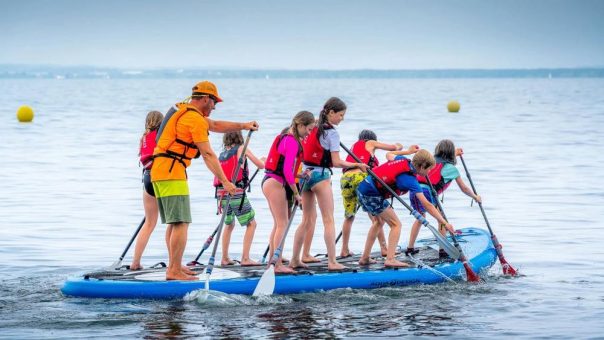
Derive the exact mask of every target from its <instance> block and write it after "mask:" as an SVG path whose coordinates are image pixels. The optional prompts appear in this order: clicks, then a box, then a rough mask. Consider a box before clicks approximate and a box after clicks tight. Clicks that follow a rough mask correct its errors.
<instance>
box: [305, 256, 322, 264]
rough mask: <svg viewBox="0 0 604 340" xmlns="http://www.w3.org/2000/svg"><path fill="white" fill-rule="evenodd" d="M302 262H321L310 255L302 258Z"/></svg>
mask: <svg viewBox="0 0 604 340" xmlns="http://www.w3.org/2000/svg"><path fill="white" fill-rule="evenodd" d="M302 262H304V263H318V262H321V260H319V259H318V258H316V257H314V256H310V255H305V256H303V257H302Z"/></svg>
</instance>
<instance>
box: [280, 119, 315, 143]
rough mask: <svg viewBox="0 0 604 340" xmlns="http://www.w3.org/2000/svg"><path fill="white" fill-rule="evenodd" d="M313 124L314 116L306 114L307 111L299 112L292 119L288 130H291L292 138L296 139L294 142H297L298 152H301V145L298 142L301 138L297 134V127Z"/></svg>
mask: <svg viewBox="0 0 604 340" xmlns="http://www.w3.org/2000/svg"><path fill="white" fill-rule="evenodd" d="M314 122H315V116H314V115H313V114H312V113H311V112H308V111H300V112H298V113H296V115H295V116H294V118H293V119H292V123H291V125H290V126H289V128H291V130H292V132H293V134H294V137H296V141H297V142H298V147H299V149H300V150H302V143H301V142H300V139H302V137H301V136H300V134H299V133H298V125H303V126H307V125H310V124H313V123H314ZM286 132H287V131H286Z"/></svg>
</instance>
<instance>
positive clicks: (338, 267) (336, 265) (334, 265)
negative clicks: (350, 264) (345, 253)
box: [327, 262, 347, 270]
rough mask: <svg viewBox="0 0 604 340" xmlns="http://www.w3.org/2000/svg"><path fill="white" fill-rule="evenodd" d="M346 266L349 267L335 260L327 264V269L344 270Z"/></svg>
mask: <svg viewBox="0 0 604 340" xmlns="http://www.w3.org/2000/svg"><path fill="white" fill-rule="evenodd" d="M344 268H347V267H346V266H344V265H341V264H339V263H337V262H335V263H328V264H327V270H342V269H344Z"/></svg>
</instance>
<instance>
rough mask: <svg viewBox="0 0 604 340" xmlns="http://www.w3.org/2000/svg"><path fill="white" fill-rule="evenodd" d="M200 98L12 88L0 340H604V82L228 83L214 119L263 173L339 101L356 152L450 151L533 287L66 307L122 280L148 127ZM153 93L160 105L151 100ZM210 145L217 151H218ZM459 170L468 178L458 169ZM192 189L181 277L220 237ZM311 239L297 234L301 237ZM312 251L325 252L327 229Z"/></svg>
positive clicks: (257, 250)
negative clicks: (120, 261)
mask: <svg viewBox="0 0 604 340" xmlns="http://www.w3.org/2000/svg"><path fill="white" fill-rule="evenodd" d="M190 83H191V80H190V79H182V80H165V79H157V80H125V79H124V80H68V81H57V80H39V79H36V80H14V79H11V80H9V79H0V88H1V89H2V91H0V103H2V104H3V107H4V108H6V110H5V113H6V114H3V115H0V138H1V139H2V143H0V153H1V154H2V155H3V160H2V170H3V171H2V179H3V182H2V186H1V189H0V192H1V195H0V197H1V198H0V221H2V226H1V227H0V257H1V258H2V262H0V273H1V274H2V276H1V277H0V337H6V338H36V339H39V338H52V339H54V338H64V337H91V336H96V337H100V338H108V337H126V338H132V337H149V338H187V337H190V338H193V337H224V338H265V337H272V338H284V337H288V338H290V337H291V338H297V337H300V338H326V337H327V338H339V337H373V336H376V335H377V336H405V335H411V336H430V335H444V336H454V337H477V336H478V337H489V336H513V337H535V336H539V337H559V338H562V337H563V338H569V337H573V338H577V337H578V338H588V337H598V336H601V334H604V326H603V324H602V322H601V320H602V319H603V318H604V275H603V274H602V273H604V265H603V264H602V261H601V260H600V259H602V258H604V248H602V247H601V246H600V243H599V242H598V240H602V239H604V228H602V222H601V219H602V216H604V211H603V208H602V207H603V206H604V190H603V189H602V188H601V186H599V185H598V174H599V171H600V167H601V164H604V153H603V152H602V150H604V138H602V133H601V131H602V129H603V128H604V99H603V98H604V80H601V79H556V80H547V79H364V80H363V81H362V82H361V81H358V80H354V79H334V80H328V79H323V80H313V79H303V80H297V79H292V80H264V79H262V80H246V79H223V80H220V81H219V82H217V83H218V86H219V87H220V88H221V93H224V98H225V102H224V103H221V104H220V105H219V106H218V108H217V109H216V110H215V111H214V112H213V113H212V117H213V118H215V119H225V120H236V121H246V120H250V119H257V120H258V121H259V122H260V126H261V131H259V132H258V133H255V134H254V137H253V138H252V141H251V143H250V148H251V149H252V150H253V151H254V152H255V153H256V154H258V155H262V154H266V152H267V150H268V149H267V146H268V145H270V142H271V141H272V139H273V138H274V135H275V134H276V133H277V132H278V131H279V130H281V128H282V127H283V126H285V125H287V124H288V123H289V119H290V118H291V116H292V115H293V114H294V113H296V112H298V111H300V110H303V109H305V110H310V111H312V112H315V113H317V112H318V109H319V108H320V106H321V104H322V103H323V102H324V101H325V99H326V98H327V97H329V96H331V95H338V96H340V97H342V98H343V99H344V100H345V101H346V102H347V104H348V107H349V109H348V112H347V114H346V119H345V120H344V121H343V122H342V124H341V125H340V126H339V127H338V129H339V131H340V133H341V135H342V140H343V142H344V143H345V144H347V145H351V144H352V142H353V141H354V140H355V138H356V135H357V134H358V132H359V131H360V130H361V129H363V128H367V127H370V128H372V129H373V130H375V131H376V132H377V134H378V137H379V139H380V140H383V141H386V142H401V143H403V144H405V145H409V144H415V143H417V144H419V145H420V146H422V147H424V148H427V149H429V150H432V149H433V148H434V146H435V145H436V143H437V142H438V141H439V140H440V139H442V138H450V139H452V140H454V141H455V143H456V144H457V145H458V146H461V147H463V148H464V150H465V152H466V154H465V156H464V158H465V160H466V162H467V164H468V167H469V169H470V171H471V174H472V178H473V180H474V182H475V184H476V186H477V190H478V192H479V193H480V194H481V196H482V197H483V199H484V206H485V209H486V213H487V215H488V218H489V221H490V223H491V225H492V226H493V229H494V231H495V232H496V233H497V235H498V238H499V240H500V242H501V243H502V244H503V246H504V248H503V250H504V253H505V256H506V258H507V260H508V261H509V262H510V263H511V264H512V265H513V266H514V267H517V268H519V269H520V270H521V273H523V275H524V276H521V277H519V278H506V277H502V276H501V268H500V267H499V266H498V265H495V266H494V267H493V269H492V270H491V271H490V273H489V276H488V277H487V281H486V283H483V284H479V285H468V284H464V283H460V284H456V285H453V284H441V285H435V286H416V287H397V288H384V289H377V290H371V291H354V290H346V289H343V290H337V291H332V292H325V293H317V294H301V295H292V296H286V297H283V296H274V297H270V298H269V299H267V300H261V299H253V298H250V297H243V296H229V297H228V302H229V303H227V304H226V305H216V304H213V305H207V304H202V303H199V302H198V301H196V300H191V301H182V300H178V301H142V300H103V299H97V300H89V299H74V298H65V297H63V296H62V295H61V294H60V292H59V291H58V289H59V287H60V285H61V283H62V282H63V281H64V280H65V278H67V277H68V276H69V275H73V274H74V273H78V272H82V271H89V270H93V269H95V268H98V267H103V266H107V265H109V264H111V263H113V262H114V261H115V260H116V258H117V257H118V256H119V254H120V253H121V251H122V250H123V247H124V246H125V245H126V243H127V241H128V239H129V237H130V235H132V233H133V232H134V230H135V228H136V226H137V225H138V222H139V221H140V219H141V217H142V206H141V205H142V204H141V183H140V168H139V167H138V164H137V156H136V153H137V145H138V140H139V137H140V134H141V132H142V130H143V121H144V117H145V114H146V112H148V111H149V110H152V109H157V110H162V111H165V110H166V109H167V108H168V107H169V106H170V105H172V104H173V103H174V102H175V101H176V100H179V99H182V98H184V97H185V96H186V92H187V91H188V90H190V88H191V84H190ZM143 86H144V88H145V89H146V90H148V91H149V92H145V93H141V92H140V91H139V89H140V88H142V87H143ZM259 88H261V89H263V91H260V92H259V91H258V89H259ZM222 89H224V90H222ZM90 93H94V94H95V95H94V96H91V95H90ZM451 99H457V100H459V101H460V102H461V104H462V109H461V111H460V112H459V113H456V114H451V113H448V112H446V110H445V105H446V103H447V102H448V101H449V100H451ZM22 104H29V105H31V106H33V107H34V109H35V110H36V120H35V121H34V123H33V124H19V123H17V122H16V120H15V117H14V112H13V111H14V110H16V108H17V107H18V106H20V105H22ZM13 108H14V109H13ZM210 138H211V142H212V145H213V147H214V149H215V150H219V149H220V139H221V138H220V136H219V134H212V135H211V137H210ZM383 156H384V153H382V152H378V157H380V158H383ZM459 169H460V171H461V172H462V174H463V169H462V168H461V165H459ZM340 176H341V172H339V171H335V172H334V177H333V186H334V190H335V196H334V199H335V208H336V210H335V219H336V224H337V228H338V229H339V224H340V223H341V222H342V216H343V207H342V201H341V197H340V195H339V191H338V188H339V179H340ZM462 176H463V175H462ZM189 179H190V187H191V195H192V196H191V201H192V211H193V220H194V223H193V224H192V225H191V227H190V228H189V243H188V247H187V250H186V252H185V260H186V261H188V260H191V259H192V258H193V257H194V255H195V254H197V252H198V250H199V247H200V246H201V245H202V244H203V242H204V241H205V239H206V238H207V237H208V235H209V234H210V233H211V231H212V230H213V229H214V227H215V226H216V223H217V221H218V218H217V217H216V215H214V212H215V200H214V199H213V194H214V192H213V189H212V187H211V184H210V183H211V181H212V176H210V174H209V172H208V171H207V170H206V169H205V167H204V166H203V165H202V163H201V162H199V161H196V162H194V163H193V165H192V167H191V168H190V170H189ZM257 184H258V185H259V182H258V183H257ZM249 197H250V200H251V202H252V205H253V207H254V209H255V211H256V219H257V221H258V228H257V231H256V237H255V242H254V245H253V247H252V251H251V252H252V254H254V257H255V258H256V259H258V258H260V257H261V254H262V252H263V251H264V247H265V246H266V242H265V240H267V239H268V233H269V232H270V229H271V227H272V219H271V215H270V212H269V210H268V207H267V205H266V203H265V202H264V198H263V197H262V193H261V191H260V190H259V187H256V186H254V187H253V188H252V192H251V193H249ZM444 205H445V209H446V211H447V215H448V217H449V219H450V220H451V221H453V222H454V225H456V226H458V227H465V226H476V227H484V220H483V219H482V216H481V214H480V210H479V209H478V207H477V206H473V207H470V206H469V200H468V198H467V197H466V196H465V195H463V194H462V193H460V191H459V190H458V189H456V188H455V185H453V187H452V188H451V189H450V190H448V191H447V193H446V197H445V202H444ZM399 216H400V218H401V221H402V222H403V232H402V240H401V243H402V245H404V244H405V243H406V240H407V237H408V231H409V228H410V226H411V223H412V220H411V217H410V216H409V215H408V213H406V212H404V211H403V212H402V213H401V214H400V215H399ZM298 222H299V216H298V217H297V220H296V221H294V224H297V223H298ZM368 223H369V221H368V219H367V217H366V216H362V215H360V216H358V218H357V220H356V221H355V224H354V226H353V234H352V236H351V240H350V245H351V248H352V249H353V250H357V251H359V250H361V249H362V247H363V243H364V237H365V231H366V227H367V225H368ZM164 231H165V227H164V226H161V225H160V226H157V228H156V231H155V233H154V234H153V236H152V238H151V240H150V242H149V246H148V248H147V250H146V251H145V255H144V257H143V264H144V265H147V266H148V265H150V264H153V263H156V262H159V261H165V260H166V258H167V254H166V250H165V245H164V241H163V233H164ZM293 234H294V233H292V232H290V238H289V239H288V241H287V244H291V237H293ZM424 235H426V234H424ZM242 238H243V228H239V227H237V228H236V229H235V231H234V232H233V240H232V245H231V248H230V249H231V252H232V253H233V256H238V255H240V252H241V248H242ZM286 249H287V247H286ZM313 249H314V250H315V251H316V252H325V248H324V242H323V235H322V230H321V228H320V227H318V228H317V231H316V233H315V239H314V243H313ZM130 254H131V253H130ZM130 254H129V255H130ZM204 255H206V254H204ZM288 255H289V254H287V253H286V256H288ZM204 260H205V259H204V258H202V261H204ZM126 261H128V258H127V259H126ZM569 311H572V312H569Z"/></svg>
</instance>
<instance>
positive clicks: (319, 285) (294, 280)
mask: <svg viewBox="0 0 604 340" xmlns="http://www.w3.org/2000/svg"><path fill="white" fill-rule="evenodd" d="M461 231H462V234H461V235H459V236H458V237H457V239H458V241H459V244H460V246H461V247H462V249H463V251H464V253H465V255H466V257H467V258H468V259H469V260H470V262H471V266H472V268H473V269H474V271H475V272H476V273H484V272H486V271H487V270H488V269H489V268H490V267H491V266H492V265H493V264H494V263H495V260H496V253H495V249H494V248H493V244H492V242H491V238H490V235H489V233H488V232H487V231H485V230H482V229H477V228H465V229H462V230H461ZM416 246H417V247H418V248H420V253H419V254H416V255H414V258H413V260H414V261H411V260H412V259H410V258H408V257H406V256H405V254H400V255H398V256H397V258H398V259H399V260H401V261H405V262H410V264H411V267H409V268H402V269H386V268H384V267H383V262H382V263H380V261H379V260H378V263H376V264H373V265H371V266H359V265H358V264H357V262H356V261H358V257H356V258H354V257H352V258H347V259H342V260H340V262H341V263H343V264H344V265H345V266H347V267H349V268H350V269H351V270H350V271H347V272H337V273H334V272H329V271H328V270H327V268H326V262H325V261H323V262H322V263H318V264H313V265H312V266H311V267H310V269H309V270H305V271H302V272H300V273H299V274H296V275H277V276H276V280H275V281H276V283H275V294H292V293H303V292H314V291H321V290H330V289H337V288H354V289H371V288H380V287H389V286H408V285H416V284H433V283H439V282H443V281H445V280H461V279H463V278H464V275H465V270H464V268H463V265H462V263H461V262H459V261H455V262H453V261H452V260H440V259H438V244H437V243H436V240H435V239H434V238H430V239H422V240H419V241H417V242H416ZM418 260H419V261H418ZM418 263H420V265H417V264H418ZM421 264H426V265H429V266H431V267H432V268H433V269H429V268H426V267H425V266H423V265H421ZM192 269H193V270H194V271H195V272H197V273H198V276H199V279H200V280H199V281H166V280H165V268H158V269H147V270H141V271H130V270H127V269H120V270H108V271H107V270H100V271H97V272H92V273H86V274H83V275H81V276H78V277H74V278H70V279H68V280H67V281H66V282H65V284H64V285H63V287H62V289H61V291H62V292H63V294H65V295H67V296H77V297H88V298H136V299H139V298H142V299H175V298H182V297H184V296H185V295H186V294H187V293H189V292H192V291H194V290H198V289H203V288H204V284H205V271H204V266H196V267H193V268H192ZM265 269H266V268H265V266H255V267H240V266H229V267H217V268H215V269H214V271H213V273H212V275H211V280H210V289H211V290H216V291H221V292H224V293H229V294H246V295H251V294H252V293H253V292H254V288H256V285H257V284H258V280H259V279H260V277H261V276H262V274H263V272H264V270H265Z"/></svg>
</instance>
